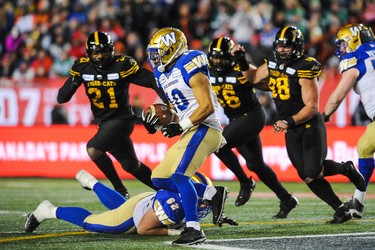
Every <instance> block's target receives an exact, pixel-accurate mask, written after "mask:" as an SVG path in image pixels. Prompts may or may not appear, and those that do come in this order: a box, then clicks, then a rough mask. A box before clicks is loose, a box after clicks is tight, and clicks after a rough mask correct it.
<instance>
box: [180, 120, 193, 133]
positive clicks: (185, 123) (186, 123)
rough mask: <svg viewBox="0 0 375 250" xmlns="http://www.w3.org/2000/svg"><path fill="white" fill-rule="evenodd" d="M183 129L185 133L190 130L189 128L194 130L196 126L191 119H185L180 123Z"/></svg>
mask: <svg viewBox="0 0 375 250" xmlns="http://www.w3.org/2000/svg"><path fill="white" fill-rule="evenodd" d="M179 124H180V126H181V128H182V130H183V131H186V130H188V129H189V128H192V127H193V126H194V124H193V123H192V122H191V120H190V119H189V118H185V119H183V120H182V121H180V122H179Z"/></svg>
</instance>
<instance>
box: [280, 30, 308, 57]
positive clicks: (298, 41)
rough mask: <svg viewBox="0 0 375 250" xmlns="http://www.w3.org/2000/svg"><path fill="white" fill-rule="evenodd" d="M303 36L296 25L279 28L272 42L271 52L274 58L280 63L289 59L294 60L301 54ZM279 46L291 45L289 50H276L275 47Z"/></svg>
mask: <svg viewBox="0 0 375 250" xmlns="http://www.w3.org/2000/svg"><path fill="white" fill-rule="evenodd" d="M304 43H305V41H304V37H303V34H302V32H301V30H299V29H298V28H297V27H295V26H286V27H284V28H282V29H280V30H279V31H278V32H277V33H276V36H275V41H274V42H273V52H274V54H275V57H276V60H278V61H279V62H281V63H286V62H288V61H290V60H295V59H297V58H300V57H301V56H302V55H303V46H304ZM279 46H283V47H292V51H290V52H278V51H277V48H278V47H279Z"/></svg>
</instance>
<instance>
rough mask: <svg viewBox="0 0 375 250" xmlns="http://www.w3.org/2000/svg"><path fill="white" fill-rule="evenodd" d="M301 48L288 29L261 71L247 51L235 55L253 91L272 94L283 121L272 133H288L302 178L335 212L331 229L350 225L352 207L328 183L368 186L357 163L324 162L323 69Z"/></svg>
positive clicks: (296, 35) (300, 40)
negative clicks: (338, 180)
mask: <svg viewBox="0 0 375 250" xmlns="http://www.w3.org/2000/svg"><path fill="white" fill-rule="evenodd" d="M303 47H304V38H303V35H302V33H301V31H300V30H299V29H298V28H297V27H294V26H286V27H283V28H281V29H280V30H279V31H278V32H277V34H276V36H275V40H274V48H273V53H271V54H269V55H268V56H267V57H266V59H265V63H264V64H262V65H261V66H260V67H259V68H258V69H255V70H254V69H253V68H251V67H249V63H248V62H247V60H246V57H245V50H244V48H243V46H241V45H235V47H234V48H233V50H232V54H233V55H234V57H235V59H236V62H237V63H238V64H239V66H240V69H241V71H242V73H243V74H244V75H245V76H246V77H247V78H248V79H249V80H250V81H251V82H253V83H254V86H256V87H257V85H258V87H259V88H262V89H263V90H269V91H271V93H272V97H273V100H274V101H275V104H276V108H277V111H278V113H279V116H280V119H279V120H278V121H276V122H275V124H274V125H273V129H274V132H275V133H282V132H284V131H285V132H286V133H285V141H286V148H287V153H288V156H289V159H290V160H291V162H292V164H293V166H294V167H295V168H296V169H297V172H298V175H299V177H300V178H301V179H302V180H303V181H304V182H305V183H306V184H307V186H308V187H309V188H310V189H311V191H312V192H313V193H314V194H315V195H316V196H318V197H319V198H320V199H321V200H323V201H324V202H326V203H327V204H328V205H329V206H331V207H332V208H333V209H334V210H335V213H334V216H333V219H332V220H331V221H329V223H343V222H346V221H348V220H350V219H351V215H350V213H349V206H347V205H346V204H343V202H342V201H341V200H340V199H339V197H338V196H337V195H336V194H335V193H334V191H333V190H332V187H331V185H330V184H329V182H328V181H327V180H326V178H324V177H326V176H332V175H337V174H342V175H345V176H347V177H348V178H349V180H350V181H351V182H352V183H353V184H354V185H355V186H356V187H357V188H358V189H359V190H364V189H365V180H364V178H363V176H362V175H361V174H360V173H359V172H358V170H357V169H356V167H355V166H354V164H353V162H351V161H348V162H345V163H337V162H334V161H332V160H326V159H325V158H326V155H327V138H326V127H325V124H324V121H323V118H322V116H321V114H320V113H319V110H318V108H319V87H318V77H319V76H320V74H321V64H320V63H319V62H318V61H317V60H316V59H315V58H312V57H308V56H306V55H305V54H304V48H303ZM265 79H268V82H266V84H264V83H263V82H264V80H265ZM262 81H263V82H262Z"/></svg>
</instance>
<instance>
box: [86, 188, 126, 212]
mask: <svg viewBox="0 0 375 250" xmlns="http://www.w3.org/2000/svg"><path fill="white" fill-rule="evenodd" d="M93 191H94V192H95V194H96V195H97V196H98V198H99V200H100V202H101V203H102V204H103V205H104V206H105V207H106V208H108V209H110V210H112V209H115V208H118V207H119V206H121V205H122V204H124V202H125V201H126V199H125V198H124V196H122V195H121V194H120V193H118V192H116V191H115V190H113V189H111V188H109V187H107V186H105V185H104V184H102V183H100V182H97V183H96V185H95V186H94V188H93Z"/></svg>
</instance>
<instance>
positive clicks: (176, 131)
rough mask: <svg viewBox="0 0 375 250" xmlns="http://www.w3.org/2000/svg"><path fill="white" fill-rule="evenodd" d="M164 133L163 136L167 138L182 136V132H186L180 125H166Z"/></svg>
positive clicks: (163, 129)
mask: <svg viewBox="0 0 375 250" xmlns="http://www.w3.org/2000/svg"><path fill="white" fill-rule="evenodd" d="M161 131H162V132H163V135H164V136H165V137H169V138H171V137H174V136H176V135H180V134H182V132H184V130H183V129H182V128H181V126H180V124H178V123H174V122H172V123H169V124H168V125H165V126H164V127H163V128H162V130H161Z"/></svg>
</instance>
